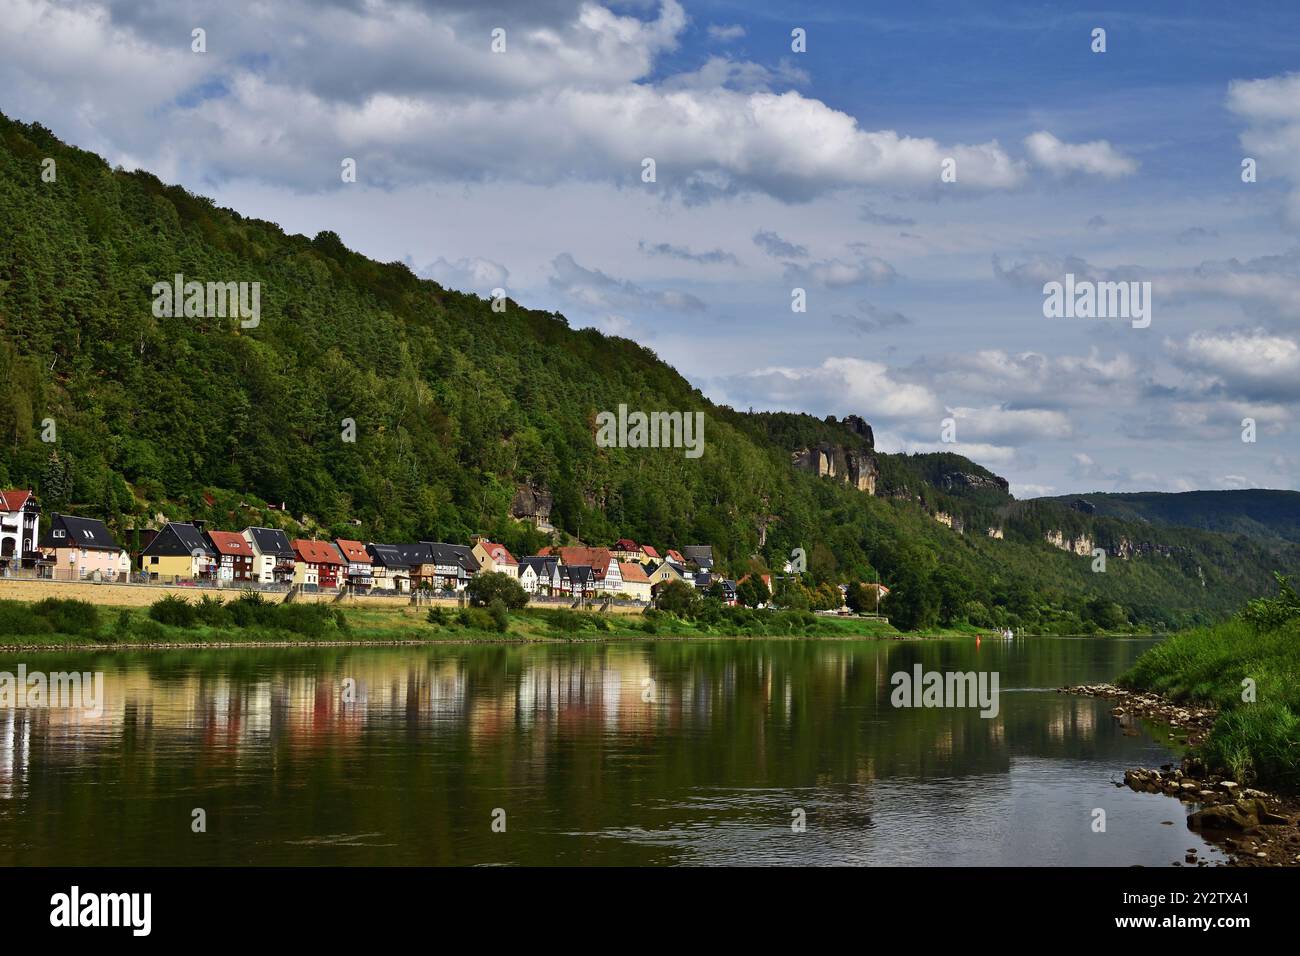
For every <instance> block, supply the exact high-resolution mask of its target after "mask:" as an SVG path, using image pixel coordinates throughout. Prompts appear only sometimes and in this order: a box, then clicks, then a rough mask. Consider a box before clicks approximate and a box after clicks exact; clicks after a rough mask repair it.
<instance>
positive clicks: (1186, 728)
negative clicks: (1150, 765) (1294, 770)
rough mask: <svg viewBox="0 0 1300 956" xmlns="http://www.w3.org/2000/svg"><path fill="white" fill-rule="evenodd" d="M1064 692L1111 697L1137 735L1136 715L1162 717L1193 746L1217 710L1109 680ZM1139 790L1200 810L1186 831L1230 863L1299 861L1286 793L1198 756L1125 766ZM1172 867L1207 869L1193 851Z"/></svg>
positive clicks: (1295, 819) (1297, 828) (1298, 802)
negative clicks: (1232, 775) (1240, 778)
mask: <svg viewBox="0 0 1300 956" xmlns="http://www.w3.org/2000/svg"><path fill="white" fill-rule="evenodd" d="M1059 692H1060V693H1063V694H1076V695H1080V696H1084V697H1101V698H1105V699H1108V700H1114V701H1115V702H1116V704H1115V706H1114V707H1113V708H1111V715H1112V716H1114V718H1115V719H1116V720H1117V721H1119V722H1120V724H1121V725H1122V726H1124V727H1125V730H1126V732H1127V731H1128V729H1129V728H1133V730H1134V732H1136V727H1135V722H1136V721H1137V720H1141V719H1146V720H1157V721H1160V722H1162V723H1165V724H1168V725H1169V726H1170V727H1171V728H1173V729H1174V731H1175V734H1176V736H1177V737H1178V739H1180V740H1181V741H1183V742H1185V743H1186V744H1187V745H1188V746H1192V747H1194V746H1196V745H1197V744H1198V743H1200V742H1201V741H1202V740H1203V739H1204V738H1205V735H1206V734H1207V733H1208V732H1209V730H1210V728H1211V727H1212V726H1213V725H1214V720H1215V718H1216V717H1217V716H1218V712H1217V711H1216V710H1215V709H1214V708H1213V707H1197V706H1189V705H1186V704H1178V703H1175V702H1173V701H1171V700H1168V699H1167V698H1164V697H1161V696H1160V695H1159V694H1151V693H1145V692H1141V691H1130V690H1125V689H1124V688H1122V687H1115V686H1113V685H1111V684H1084V685H1081V686H1079V687H1062V688H1060V691H1059ZM1115 785H1116V786H1117V787H1128V788H1129V789H1130V790H1135V791H1137V792H1138V793H1162V794H1165V795H1166V796H1170V797H1174V798H1175V799H1177V800H1179V801H1181V802H1182V803H1185V804H1189V805H1191V806H1193V807H1195V809H1194V810H1193V811H1192V812H1191V813H1189V814H1188V816H1187V828H1188V829H1189V830H1195V831H1196V832H1197V833H1199V834H1200V835H1201V837H1203V838H1204V839H1205V840H1207V841H1208V842H1210V843H1212V844H1214V845H1215V846H1216V847H1218V848H1219V849H1220V850H1222V851H1223V852H1224V853H1225V854H1227V856H1228V860H1229V862H1228V864H1227V865H1228V866H1300V799H1297V798H1295V797H1281V796H1277V795H1275V794H1270V793H1266V792H1264V791H1263V790H1257V789H1255V788H1252V787H1246V786H1242V785H1241V784H1240V783H1238V782H1237V781H1235V780H1231V779H1229V778H1226V777H1223V776H1221V775H1219V774H1216V773H1212V772H1211V771H1210V770H1209V769H1208V768H1207V767H1206V766H1205V765H1204V763H1202V761H1201V759H1200V758H1199V757H1197V756H1196V755H1195V754H1188V755H1187V756H1186V757H1184V758H1183V760H1182V763H1181V764H1180V765H1179V766H1174V765H1173V764H1165V765H1163V766H1161V767H1160V768H1158V769H1146V768H1138V769H1133V770H1126V771H1125V772H1124V780H1123V782H1122V783H1121V782H1118V781H1117V782H1116V784H1115ZM1174 865H1175V866H1181V865H1187V866H1208V865H1209V862H1208V861H1206V860H1201V859H1198V858H1197V852H1196V850H1195V849H1194V848H1192V849H1189V850H1188V851H1187V855H1186V856H1185V857H1184V861H1183V863H1177V862H1175V863H1174Z"/></svg>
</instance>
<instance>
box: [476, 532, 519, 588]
mask: <svg viewBox="0 0 1300 956" xmlns="http://www.w3.org/2000/svg"><path fill="white" fill-rule="evenodd" d="M472 550H473V553H474V557H475V559H476V560H477V561H478V563H479V571H480V573H489V574H490V573H494V572H495V573H497V574H508V575H510V577H512V578H514V579H516V580H518V579H519V562H518V561H516V560H515V556H514V555H513V554H511V553H510V551H509V550H508V549H507V548H506V546H505V545H503V544H496V543H495V542H492V541H489V540H488V539H487V538H480V539H479V540H478V541H476V542H474V547H473V549H472Z"/></svg>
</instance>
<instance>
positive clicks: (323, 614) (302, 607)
mask: <svg viewBox="0 0 1300 956" xmlns="http://www.w3.org/2000/svg"><path fill="white" fill-rule="evenodd" d="M271 607H272V608H273V609H274V613H273V614H272V615H271V621H272V626H274V627H277V628H280V629H281V630H285V631H288V632H290V633H291V634H301V635H302V636H303V637H325V636H333V635H334V634H335V633H337V631H338V621H337V620H336V619H335V617H334V609H333V608H331V607H330V606H329V605H328V604H273V605H271Z"/></svg>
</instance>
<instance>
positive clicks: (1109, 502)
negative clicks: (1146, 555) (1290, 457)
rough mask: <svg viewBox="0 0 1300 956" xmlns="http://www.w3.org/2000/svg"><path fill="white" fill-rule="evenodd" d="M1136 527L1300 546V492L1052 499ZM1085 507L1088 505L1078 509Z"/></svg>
mask: <svg viewBox="0 0 1300 956" xmlns="http://www.w3.org/2000/svg"><path fill="white" fill-rule="evenodd" d="M1051 500H1053V501H1059V502H1061V503H1063V504H1066V505H1070V506H1076V505H1077V506H1078V507H1080V508H1083V509H1084V510H1085V511H1087V510H1088V509H1091V513H1094V514H1098V515H1103V516H1105V517H1110V518H1119V519H1121V520H1125V521H1130V522H1140V521H1149V522H1154V523H1157V524H1169V525H1178V526H1180V527H1184V528H1201V529H1203V530H1205V531H1222V532H1228V533H1232V534H1245V535H1250V536H1251V537H1255V538H1262V539H1280V540H1283V541H1290V542H1293V543H1297V542H1300V491H1280V490H1276V491H1275V490H1270V489H1264V488H1249V489H1241V490H1233V491H1181V492H1176V493H1165V492H1158V491H1134V492H1122V493H1107V492H1098V493H1096V494H1087V495H1064V496H1061V497H1058V498H1053V499H1051ZM1079 502H1082V504H1077V503H1079Z"/></svg>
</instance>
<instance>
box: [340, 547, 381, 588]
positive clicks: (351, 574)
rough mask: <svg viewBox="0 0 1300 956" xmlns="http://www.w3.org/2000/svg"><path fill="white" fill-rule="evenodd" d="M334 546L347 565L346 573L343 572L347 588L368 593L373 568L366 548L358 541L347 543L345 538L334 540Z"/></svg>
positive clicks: (373, 576)
mask: <svg viewBox="0 0 1300 956" xmlns="http://www.w3.org/2000/svg"><path fill="white" fill-rule="evenodd" d="M334 545H335V547H337V548H338V549H339V553H340V554H341V555H343V559H344V560H345V561H347V563H348V567H347V571H346V572H344V573H345V580H346V582H347V585H348V587H350V588H353V589H354V590H358V591H369V590H370V588H371V585H373V584H374V580H375V568H374V559H373V558H372V557H371V556H370V552H369V551H367V550H366V546H365V545H364V544H362V543H361V542H360V541H349V540H348V539H347V538H335V539H334Z"/></svg>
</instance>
